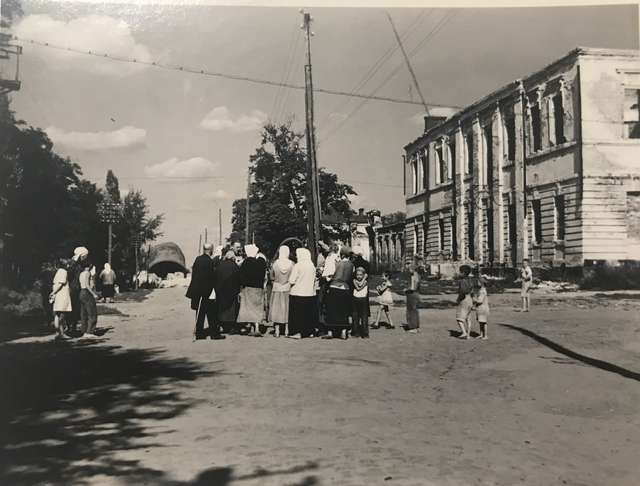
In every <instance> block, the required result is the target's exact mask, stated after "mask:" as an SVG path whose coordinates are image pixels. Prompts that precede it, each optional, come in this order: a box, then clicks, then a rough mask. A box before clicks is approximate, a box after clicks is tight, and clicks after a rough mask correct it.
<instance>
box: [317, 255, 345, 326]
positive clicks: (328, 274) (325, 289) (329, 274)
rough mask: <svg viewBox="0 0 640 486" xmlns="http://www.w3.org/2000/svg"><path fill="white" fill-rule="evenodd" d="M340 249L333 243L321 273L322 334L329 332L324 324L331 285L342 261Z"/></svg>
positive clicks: (320, 305)
mask: <svg viewBox="0 0 640 486" xmlns="http://www.w3.org/2000/svg"><path fill="white" fill-rule="evenodd" d="M339 251H340V249H339V247H338V245H337V244H336V243H332V244H331V246H330V247H328V250H327V256H325V257H324V262H323V263H322V271H321V272H320V281H319V285H320V291H319V295H318V308H319V311H318V325H319V327H320V330H321V332H322V334H325V333H326V332H327V329H326V328H325V326H324V324H325V322H326V316H327V306H326V303H327V294H328V293H329V284H330V283H331V280H332V279H333V275H334V274H335V273H336V263H337V262H338V261H339V260H340V253H339Z"/></svg>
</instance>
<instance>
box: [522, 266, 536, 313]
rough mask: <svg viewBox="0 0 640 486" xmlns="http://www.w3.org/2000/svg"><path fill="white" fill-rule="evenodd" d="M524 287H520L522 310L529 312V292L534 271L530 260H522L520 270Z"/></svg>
mask: <svg viewBox="0 0 640 486" xmlns="http://www.w3.org/2000/svg"><path fill="white" fill-rule="evenodd" d="M519 280H520V281H521V282H522V287H521V289H520V297H522V312H529V294H530V291H531V283H532V282H533V272H532V270H531V267H530V266H529V260H524V261H523V262H522V269H521V270H520V279H519Z"/></svg>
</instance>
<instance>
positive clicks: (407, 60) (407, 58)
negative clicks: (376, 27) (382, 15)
mask: <svg viewBox="0 0 640 486" xmlns="http://www.w3.org/2000/svg"><path fill="white" fill-rule="evenodd" d="M386 14H387V18H388V19H389V23H390V24H391V28H392V29H393V34H394V35H395V36H396V40H397V41H398V45H399V46H400V50H401V51H402V55H403V56H404V62H406V63H407V68H408V69H409V74H411V79H413V84H414V85H415V87H416V90H417V91H418V95H419V96H420V101H421V102H422V106H423V107H424V112H425V114H427V115H428V114H429V107H428V106H427V102H426V101H425V100H424V96H422V91H421V90H420V85H419V84H418V78H417V77H416V73H415V72H414V71H413V67H412V66H411V62H409V56H407V52H406V51H405V50H404V46H403V45H402V41H401V40H400V35H399V34H398V31H397V30H396V26H395V24H394V23H393V19H392V18H391V15H389V12H386Z"/></svg>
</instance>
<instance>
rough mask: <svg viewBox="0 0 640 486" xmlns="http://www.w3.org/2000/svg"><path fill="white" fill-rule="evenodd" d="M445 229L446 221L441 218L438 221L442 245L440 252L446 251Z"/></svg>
mask: <svg viewBox="0 0 640 486" xmlns="http://www.w3.org/2000/svg"><path fill="white" fill-rule="evenodd" d="M444 232H445V227H444V219H442V218H440V219H439V220H438V235H439V239H440V241H439V243H440V251H444V238H445V234H444Z"/></svg>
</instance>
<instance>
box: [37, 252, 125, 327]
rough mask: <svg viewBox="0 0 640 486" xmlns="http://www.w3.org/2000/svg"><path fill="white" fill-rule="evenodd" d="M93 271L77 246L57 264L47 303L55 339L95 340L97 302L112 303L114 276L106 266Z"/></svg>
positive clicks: (86, 256)
mask: <svg viewBox="0 0 640 486" xmlns="http://www.w3.org/2000/svg"><path fill="white" fill-rule="evenodd" d="M96 273H97V272H96V269H95V266H94V265H93V263H91V260H90V259H89V250H87V248H85V247H84V246H80V247H77V248H76V249H75V250H74V252H73V256H72V257H71V258H61V259H60V260H59V261H58V264H57V267H56V272H55V275H54V277H53V283H52V289H51V293H50V294H49V303H50V304H52V306H53V313H54V327H55V329H56V338H57V339H71V338H72V337H74V336H78V329H77V327H78V323H79V324H80V333H79V335H80V337H83V338H94V337H97V336H96V334H95V330H96V326H97V323H98V310H97V305H96V301H97V300H98V299H100V298H102V300H103V301H104V302H113V298H114V295H115V282H116V274H115V272H114V271H113V269H112V268H111V265H110V264H109V263H105V265H104V269H103V270H102V271H101V272H100V274H98V275H96ZM96 277H97V278H98V279H99V281H100V283H101V293H102V296H100V295H98V293H97V292H96Z"/></svg>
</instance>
